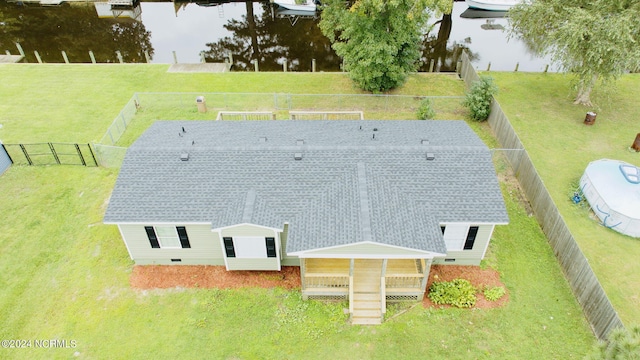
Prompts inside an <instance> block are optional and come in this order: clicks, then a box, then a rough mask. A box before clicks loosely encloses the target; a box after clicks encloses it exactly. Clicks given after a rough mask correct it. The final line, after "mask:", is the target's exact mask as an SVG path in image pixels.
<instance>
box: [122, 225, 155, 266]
mask: <svg viewBox="0 0 640 360" xmlns="http://www.w3.org/2000/svg"><path fill="white" fill-rule="evenodd" d="M117 226H118V231H119V232H120V237H121V238H122V241H123V242H124V246H125V247H126V248H127V252H128V253H129V257H130V258H131V260H133V261H135V260H134V259H133V255H132V254H131V250H130V249H129V244H128V243H127V238H126V237H124V234H123V233H122V229H121V228H120V225H117ZM154 231H155V230H154ZM147 241H149V240H148V239H147Z"/></svg>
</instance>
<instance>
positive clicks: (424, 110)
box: [416, 99, 436, 120]
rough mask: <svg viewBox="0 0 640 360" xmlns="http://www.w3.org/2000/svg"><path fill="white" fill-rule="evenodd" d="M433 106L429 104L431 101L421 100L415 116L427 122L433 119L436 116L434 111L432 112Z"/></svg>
mask: <svg viewBox="0 0 640 360" xmlns="http://www.w3.org/2000/svg"><path fill="white" fill-rule="evenodd" d="M432 106H433V104H432V103H431V99H423V100H422V101H421V102H420V106H419V107H418V111H417V113H416V116H417V117H418V119H419V120H429V119H433V118H434V117H435V116H436V111H435V110H433V107H432Z"/></svg>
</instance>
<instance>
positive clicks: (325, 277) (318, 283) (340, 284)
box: [305, 273, 349, 289]
mask: <svg viewBox="0 0 640 360" xmlns="http://www.w3.org/2000/svg"><path fill="white" fill-rule="evenodd" d="M348 287H349V275H337V274H314V273H311V274H309V273H307V274H306V275H305V288H345V289H346V288H348Z"/></svg>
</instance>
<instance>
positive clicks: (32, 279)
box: [0, 65, 600, 359]
mask: <svg viewBox="0 0 640 360" xmlns="http://www.w3.org/2000/svg"><path fill="white" fill-rule="evenodd" d="M165 70H166V66H155V65H152V66H146V65H140V66H135V65H132V66H129V65H126V66H119V65H112V66H91V65H78V66H65V65H41V66H39V65H2V66H0V78H2V79H3V81H2V82H0V99H2V100H0V123H1V124H3V125H4V127H3V128H2V129H0V138H2V139H3V140H4V141H6V142H19V141H24V142H35V141H79V142H83V141H91V140H95V139H99V137H100V136H101V135H102V134H103V133H104V131H105V130H106V128H107V126H109V124H110V123H111V121H112V120H113V118H114V117H115V116H116V115H117V114H118V111H119V110H120V108H121V107H122V106H123V105H124V103H125V102H126V101H127V100H128V99H129V98H130V97H131V95H132V94H133V93H134V92H142V91H207V92H212V91H221V89H224V91H225V92H233V91H238V92H259V91H266V92H274V91H278V92H280V91H283V92H285V91H286V92H291V93H293V90H291V89H294V88H295V89H296V92H299V93H327V92H334V93H349V92H351V93H355V92H356V91H355V90H353V88H352V86H351V84H350V82H349V81H348V80H346V77H344V75H343V74H324V75H322V74H219V75H211V74H193V75H179V76H176V77H174V76H175V74H167V73H165ZM230 75H231V76H230ZM7 80H10V81H7ZM264 82H270V83H277V84H278V85H277V86H278V87H277V90H274V89H273V88H272V87H271V86H269V85H268V84H265V83H264ZM43 84H46V86H43ZM170 84H172V85H170ZM462 89H463V85H462V82H461V81H460V80H455V79H453V78H452V77H450V76H435V75H416V76H413V77H412V78H411V79H410V82H409V83H408V85H407V86H406V87H405V88H403V89H401V90H400V91H399V93H404V94H412V95H418V96H421V95H450V94H452V93H455V94H458V95H460V94H462ZM28 94H37V96H35V97H37V98H39V102H35V101H34V102H29V101H28V100H27V99H25V97H29V96H31V95H28ZM67 97H70V99H71V100H69V99H67ZM56 104H57V105H56ZM85 104H88V105H92V106H85ZM26 105H30V106H26ZM44 118H46V119H48V120H47V121H42V122H39V119H44ZM598 120H600V119H598ZM32 122H33V123H37V124H36V125H34V126H36V128H35V130H34V129H31V128H30V126H31V123H32ZM80 125H82V126H80ZM473 127H474V129H475V130H476V131H477V132H479V133H480V135H481V136H482V138H483V139H485V141H487V142H489V143H490V144H491V145H494V144H495V140H493V139H492V138H491V136H490V135H489V131H488V128H487V126H486V125H485V124H473ZM500 168H502V166H501V167H500ZM116 176H117V170H114V169H105V168H84V167H75V166H40V167H22V166H14V167H12V168H10V169H9V170H8V171H7V172H6V173H5V174H4V175H2V177H0V194H2V195H0V196H1V200H2V201H1V202H0V218H2V219H3V220H4V222H3V223H4V225H3V231H2V232H0V248H1V249H2V252H0V318H1V319H2V327H1V328H0V339H60V340H75V341H76V342H77V346H76V347H75V348H67V349H34V348H32V349H0V358H2V359H5V358H18V359H33V358H47V359H48V358H71V357H74V358H114V359H120V358H185V359H187V358H188V359H191V358H211V359H272V358H278V359H299V358H305V359H320V358H334V359H399V358H402V359H418V358H428V357H434V358H454V359H455V358H459V359H467V358H474V359H476V358H486V359H489V358H512V359H540V358H546V359H568V358H582V356H583V355H584V354H585V353H586V352H587V351H588V350H589V348H590V346H591V344H592V342H593V335H592V333H591V331H590V329H589V327H588V325H587V324H586V321H585V320H584V316H583V315H582V312H581V310H580V307H579V306H578V304H577V302H576V301H575V299H574V298H573V296H572V294H571V292H570V290H569V287H568V285H567V282H566V280H565V279H564V277H563V276H562V273H561V271H560V269H559V266H558V264H557V262H556V260H555V257H554V255H553V253H552V251H551V249H550V248H549V246H548V244H547V242H546V239H545V238H544V236H543V234H542V232H541V231H540V229H539V227H538V226H537V224H536V222H535V219H534V218H532V217H529V216H528V215H527V214H526V212H525V210H524V209H523V207H522V205H521V204H520V203H519V202H518V200H517V199H518V197H517V194H516V192H515V189H514V188H512V187H511V186H510V185H508V184H503V192H504V194H505V199H506V202H507V207H508V210H509V215H510V219H511V224H510V225H509V226H503V227H499V228H497V229H496V231H495V233H494V241H493V242H492V244H491V247H490V251H489V254H488V258H487V260H486V262H485V266H492V267H494V268H496V269H497V270H498V271H500V273H501V276H502V281H503V282H504V283H505V285H506V287H507V288H508V290H509V295H510V301H509V303H508V304H507V305H506V306H504V307H502V308H498V309H493V310H460V309H422V307H421V306H418V307H415V308H413V309H411V310H409V311H408V312H407V313H405V314H403V315H400V316H398V317H396V318H394V319H393V320H390V321H388V322H386V323H384V324H383V325H381V326H375V327H360V326H349V325H347V324H346V323H345V319H346V316H345V315H344V314H343V312H342V308H343V306H344V304H329V305H326V304H322V303H318V302H313V301H310V302H303V301H301V299H300V296H299V293H298V292H296V291H292V292H287V291H284V290H281V289H245V290H235V291H230V290H223V291H221V290H212V289H171V290H156V291H145V292H142V291H134V290H132V289H130V287H129V275H130V272H131V269H132V262H131V260H130V259H129V258H128V254H127V250H126V248H125V246H124V244H123V243H122V240H121V238H120V235H119V233H118V230H117V228H115V227H114V226H105V225H102V224H101V220H102V215H103V212H104V209H105V206H106V201H107V199H108V196H109V193H110V191H111V189H112V187H113V185H114V183H115V179H116Z"/></svg>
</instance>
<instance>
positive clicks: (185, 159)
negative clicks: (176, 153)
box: [180, 153, 189, 161]
mask: <svg viewBox="0 0 640 360" xmlns="http://www.w3.org/2000/svg"><path fill="white" fill-rule="evenodd" d="M180 160H182V161H187V160H189V153H182V154H180Z"/></svg>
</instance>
